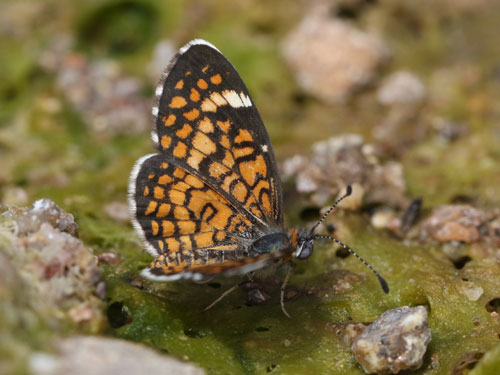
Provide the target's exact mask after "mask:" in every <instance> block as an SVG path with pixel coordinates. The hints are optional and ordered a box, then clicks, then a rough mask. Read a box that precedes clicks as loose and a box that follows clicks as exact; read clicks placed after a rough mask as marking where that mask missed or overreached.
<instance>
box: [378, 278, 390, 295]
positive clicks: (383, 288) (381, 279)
mask: <svg viewBox="0 0 500 375" xmlns="http://www.w3.org/2000/svg"><path fill="white" fill-rule="evenodd" d="M378 281H380V285H381V286H382V290H383V291H384V293H385V294H389V285H387V281H385V280H384V279H383V278H382V277H380V278H379V279H378Z"/></svg>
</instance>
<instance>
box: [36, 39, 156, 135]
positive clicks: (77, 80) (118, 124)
mask: <svg viewBox="0 0 500 375" xmlns="http://www.w3.org/2000/svg"><path fill="white" fill-rule="evenodd" d="M40 64H41V66H42V68H44V69H45V70H46V71H49V72H51V73H53V74H55V75H56V85H57V88H58V89H59V90H60V92H61V94H62V95H63V96H64V97H65V98H66V99H67V100H68V101H69V103H71V105H72V106H73V108H74V109H75V110H76V111H78V112H79V113H80V115H81V116H82V118H83V121H84V122H85V124H87V125H88V126H89V127H90V129H92V130H93V131H94V132H96V133H98V134H100V135H107V136H112V135H116V134H139V133H144V132H146V131H147V130H148V129H149V128H150V126H151V122H150V110H151V100H150V99H149V98H147V97H145V96H144V95H143V91H144V85H143V83H142V82H141V80H139V79H137V78H135V77H132V76H127V75H126V74H124V73H123V71H122V69H121V67H120V66H119V65H118V63H116V62H115V61H112V60H107V59H101V60H91V59H89V58H88V57H87V56H85V55H84V54H82V53H78V52H74V51H73V41H72V40H71V38H69V37H60V38H58V39H56V40H55V41H54V42H53V43H52V45H51V46H50V48H48V49H47V50H45V51H44V52H43V53H42V55H41V57H40ZM46 102H47V110H49V111H51V110H53V108H60V107H61V104H60V103H59V102H58V99H57V98H52V100H51V101H46ZM55 106H56V107H55Z"/></svg>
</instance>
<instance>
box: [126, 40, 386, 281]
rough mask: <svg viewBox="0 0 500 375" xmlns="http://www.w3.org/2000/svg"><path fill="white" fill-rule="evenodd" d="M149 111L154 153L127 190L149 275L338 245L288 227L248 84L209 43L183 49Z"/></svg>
mask: <svg viewBox="0 0 500 375" xmlns="http://www.w3.org/2000/svg"><path fill="white" fill-rule="evenodd" d="M152 112H153V117H154V127H153V131H152V138H153V141H154V143H155V145H156V148H157V149H158V153H156V154H151V155H147V156H144V157H142V158H140V159H139V160H138V161H137V163H136V165H135V167H134V168H133V170H132V174H131V177H130V186H129V200H130V207H131V215H132V221H133V224H134V227H135V228H136V230H137V232H138V233H139V235H140V236H141V237H142V239H143V240H144V243H145V246H146V250H147V251H148V252H149V253H150V254H152V255H153V256H154V257H155V259H154V260H153V261H152V262H151V264H150V265H149V266H148V267H147V268H146V269H144V271H143V272H142V274H143V275H144V276H145V277H147V278H149V279H152V280H160V281H170V280H178V279H192V280H203V279H205V278H209V277H213V276H219V275H225V276H228V275H229V276H230V275H235V274H246V273H249V272H252V271H255V270H257V269H260V268H262V267H265V266H267V265H269V264H271V263H290V264H291V262H292V260H293V259H294V258H298V259H306V258H308V257H309V256H310V255H311V254H312V252H313V243H314V240H315V239H317V238H328V239H330V240H333V241H336V242H339V241H337V240H336V239H334V238H332V237H329V236H324V235H315V234H314V230H315V229H316V227H317V225H318V224H319V222H318V223H317V224H316V225H315V226H314V227H313V229H312V230H309V231H305V230H297V229H290V230H289V229H287V228H286V227H285V225H284V220H283V200H282V191H281V183H280V177H279V175H278V166H277V163H276V158H275V156H274V152H273V148H272V146H271V142H270V140H269V135H268V134H267V131H266V128H265V126H264V123H263V122H262V119H261V117H260V115H259V112H258V111H257V108H256V107H255V104H254V102H253V100H252V99H251V97H250V94H249V92H248V89H247V88H246V86H245V84H244V83H243V80H242V79H241V77H240V76H239V75H238V73H237V72H236V70H235V69H234V67H233V66H232V65H231V63H230V62H229V61H228V60H227V59H226V58H225V57H224V55H222V53H221V52H219V50H218V49H217V48H215V47H214V46H213V45H212V44H210V43H208V42H206V41H203V40H200V39H196V40H193V41H191V42H189V43H188V44H186V45H185V46H184V47H182V48H181V49H180V50H179V52H178V53H177V54H176V56H175V57H174V58H173V59H172V61H171V62H170V64H169V65H168V67H167V69H166V71H165V73H164V74H163V76H162V78H161V80H160V83H159V84H158V87H157V89H156V103H155V105H154V107H153V111H152ZM349 193H350V188H349V189H348V193H347V194H346V196H347V195H349ZM332 208H333V206H332ZM330 211H331V210H330ZM328 213H329V212H328ZM328 213H327V214H328ZM325 217H326V215H325ZM323 219H324V217H323V218H322V220H323ZM322 220H321V221H322ZM321 221H320V222H321ZM339 243H340V242H339ZM346 248H347V247H346ZM348 250H350V249H348ZM350 251H351V252H352V250H350ZM363 262H364V261H363ZM370 269H371V267H370ZM372 270H373V269H372ZM376 275H377V277H378V278H379V280H380V281H381V283H382V287H383V289H384V290H385V291H387V290H388V288H387V284H386V283H385V281H384V280H383V279H382V278H381V277H380V276H379V275H378V274H376Z"/></svg>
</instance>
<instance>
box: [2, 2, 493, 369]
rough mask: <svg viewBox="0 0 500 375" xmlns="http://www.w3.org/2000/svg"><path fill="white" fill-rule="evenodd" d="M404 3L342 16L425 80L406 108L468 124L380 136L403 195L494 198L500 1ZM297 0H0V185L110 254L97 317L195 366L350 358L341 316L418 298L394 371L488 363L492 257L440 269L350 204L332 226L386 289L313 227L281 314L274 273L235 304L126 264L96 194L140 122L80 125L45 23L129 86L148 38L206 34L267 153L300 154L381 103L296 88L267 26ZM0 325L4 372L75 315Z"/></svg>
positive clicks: (140, 140)
mask: <svg viewBox="0 0 500 375" xmlns="http://www.w3.org/2000/svg"><path fill="white" fill-rule="evenodd" d="M412 4H413V3H412V2H411V1H388V2H386V3H384V4H381V2H376V5H373V6H371V7H368V8H367V9H366V10H365V11H363V12H362V13H360V14H359V15H357V16H356V17H354V19H352V22H356V23H357V24H358V25H359V26H360V27H362V28H365V29H368V30H377V33H378V34H380V35H381V37H383V38H384V39H385V40H386V42H387V43H388V45H389V47H390V48H391V50H392V55H393V56H392V60H391V61H390V62H389V64H388V65H387V67H386V71H384V72H383V73H384V74H385V73H389V72H390V71H393V70H397V69H405V70H410V71H412V72H415V73H416V74H418V75H419V76H420V77H421V78H422V80H423V81H424V83H425V84H426V85H427V88H428V91H429V93H430V94H429V98H428V103H427V104H426V106H425V108H424V109H423V115H422V118H423V120H422V121H423V123H425V124H427V125H430V124H432V123H433V122H435V120H436V119H440V118H444V119H446V120H449V121H452V122H456V123H457V124H458V123H460V124H466V126H467V129H468V130H467V132H466V133H465V134H464V135H463V136H461V137H460V138H458V139H457V140H456V141H453V142H450V143H442V142H439V141H437V140H436V135H435V133H434V132H433V131H432V126H429V129H430V130H429V131H428V132H427V133H426V134H425V136H423V137H422V138H421V139H419V140H418V141H417V142H415V143H413V144H411V146H409V147H406V146H405V149H404V150H396V152H395V153H394V155H395V158H397V159H399V160H400V161H402V163H403V165H404V171H405V177H406V182H407V188H408V192H409V196H410V197H417V196H421V197H423V198H424V209H425V212H429V211H430V210H431V209H432V208H433V207H435V206H438V205H441V204H448V203H450V202H454V201H461V200H463V199H465V200H467V201H468V202H474V204H475V205H477V206H478V207H479V208H497V209H500V198H499V197H500V151H499V150H500V148H499V144H500V125H499V124H500V105H499V103H500V100H499V99H500V73H499V69H500V65H499V61H500V52H499V49H498V40H497V39H498V38H496V35H497V31H498V19H499V17H500V4H498V2H491V3H489V4H488V5H480V4H478V5H476V6H470V9H468V8H467V7H466V6H465V5H461V7H462V8H460V6H454V4H453V2H448V1H441V2H434V1H425V4H424V5H422V4H421V3H420V2H419V6H416V5H415V4H413V5H412ZM303 6H304V4H301V2H286V1H276V2H267V1H256V2H233V1H220V0H218V1H213V2H202V1H185V2H181V1H152V0H142V1H139V0H137V1H132V0H130V1H90V2H87V1H75V2H72V3H71V5H69V3H67V2H64V1H62V0H61V1H57V0H40V1H37V2H28V1H24V2H23V1H17V0H16V1H14V0H12V1H3V2H2V4H1V7H3V8H2V9H3V11H2V12H0V13H3V14H4V16H2V20H3V21H5V22H7V20H9V22H17V23H15V25H18V26H16V27H14V29H12V28H9V27H7V26H8V25H9V24H7V23H5V24H6V25H7V26H6V27H4V28H3V29H2V30H0V32H1V34H0V52H1V54H2V56H3V58H2V61H3V68H2V69H1V70H0V101H1V103H0V165H1V167H0V196H2V197H4V196H5V195H6V192H7V191H8V190H9V189H11V188H14V187H20V188H22V189H23V190H24V191H25V192H26V193H27V195H28V202H29V204H30V203H31V202H32V201H34V200H35V199H38V198H42V197H49V198H51V199H53V200H54V201H55V202H56V203H57V204H58V205H60V206H61V207H62V208H63V209H64V210H66V211H67V212H70V213H72V214H74V215H75V219H76V222H77V223H78V225H79V233H80V238H81V239H82V241H83V242H84V243H85V244H86V245H87V246H89V247H91V248H92V249H93V250H94V251H95V253H96V254H99V253H102V252H113V253H115V254H117V255H118V256H119V257H120V262H119V263H118V264H116V265H104V266H103V268H104V270H105V276H104V281H105V282H106V285H107V301H106V302H107V306H108V315H109V317H110V320H111V322H110V326H109V327H108V328H107V329H106V330H105V331H103V332H100V333H101V334H105V335H110V336H116V337H120V338H124V339H127V340H131V341H135V342H141V343H144V344H146V345H148V346H150V347H153V348H155V349H158V350H159V351H160V352H163V353H168V354H170V355H173V356H175V357H178V358H180V359H184V360H188V361H192V362H194V363H196V364H199V365H200V366H201V367H202V368H204V369H205V370H206V372H207V373H208V374H267V373H273V374H274V373H275V374H362V373H363V371H362V369H361V368H360V366H359V365H358V364H357V363H356V361H355V360H354V357H353V355H352V353H351V352H350V350H349V347H348V346H347V345H346V344H345V343H344V341H343V329H344V327H345V325H347V324H349V323H357V322H371V321H373V320H375V319H376V318H377V317H378V316H380V315H381V314H382V313H383V312H384V311H386V310H388V309H391V308H395V307H398V306H403V305H409V306H417V305H424V306H425V307H426V308H427V311H428V313H429V325H430V329H431V333H432V341H431V343H430V345H429V347H428V350H427V353H426V355H425V358H424V364H423V366H422V368H421V369H419V370H416V371H413V372H407V373H408V374H436V375H445V374H453V375H461V374H467V373H469V374H471V375H490V374H499V373H500V359H499V358H500V354H499V353H500V350H499V343H500V336H499V335H500V318H499V317H498V316H497V315H495V312H496V313H500V308H498V307H496V310H495V308H493V309H492V308H489V307H488V306H489V305H488V303H489V301H491V300H493V299H494V298H500V287H499V286H500V266H499V263H498V256H497V258H495V259H494V258H487V257H486V258H480V257H477V258H473V259H472V260H471V261H470V262H468V263H466V265H465V267H464V268H462V269H456V268H455V267H454V265H453V263H452V262H451V261H449V260H448V259H447V258H446V257H445V256H444V255H443V253H442V251H441V248H440V246H438V245H433V244H430V243H423V244H409V245H405V244H403V243H402V241H401V240H400V239H398V238H395V237H392V236H390V235H388V234H386V233H384V232H379V231H375V230H374V229H372V228H371V226H370V224H369V219H368V218H367V217H366V216H365V215H364V214H360V213H357V214H350V215H346V216H339V217H337V218H336V220H339V221H341V222H343V223H344V224H345V226H346V228H347V230H346V231H345V233H347V234H346V235H345V236H343V237H341V239H342V240H343V241H345V242H347V243H349V245H350V246H351V247H353V248H355V249H356V250H357V251H358V252H359V253H360V255H362V256H363V257H364V258H365V259H367V260H368V261H369V262H370V263H371V264H372V265H373V266H374V267H375V268H376V269H377V270H378V271H379V272H380V273H381V274H382V275H383V276H384V277H385V278H386V279H387V281H388V283H389V286H390V289H391V291H390V293H389V294H388V295H385V294H384V293H383V292H382V290H381V289H380V287H379V285H378V283H377V281H376V279H375V278H374V277H373V275H372V274H371V273H370V272H369V271H368V270H367V269H366V268H365V267H364V266H363V265H362V264H361V263H360V262H358V261H357V260H356V259H354V258H353V257H347V258H345V259H343V258H339V257H337V256H336V255H335V251H334V249H333V248H332V247H331V246H329V245H327V244H317V245H316V249H315V253H314V255H313V256H312V257H311V258H310V259H308V260H306V261H303V262H300V263H299V264H297V267H296V269H295V272H294V275H293V277H292V279H291V284H290V288H291V289H293V290H295V291H296V293H297V296H296V297H295V298H294V299H292V300H291V301H289V302H287V303H286V308H287V310H288V311H289V313H290V315H291V316H292V318H291V319H288V318H287V317H285V316H284V314H283V313H282V312H281V309H280V306H279V282H275V281H274V280H272V281H270V282H269V285H268V292H269V293H270V295H271V299H270V301H269V302H267V304H265V305H263V306H248V305H247V304H246V293H245V292H244V291H243V290H238V291H236V292H234V293H233V294H232V295H230V296H228V297H227V298H226V299H224V300H223V301H221V302H220V303H219V304H218V305H216V306H215V307H214V308H212V309H210V310H209V311H207V312H202V310H203V309H204V307H206V306H207V305H208V304H210V303H211V302H212V301H213V300H215V299H216V298H217V297H218V296H219V295H220V294H221V293H222V292H223V291H224V290H226V289H228V288H230V287H231V286H232V285H234V284H235V283H237V282H239V281H241V279H228V280H215V281H214V282H212V283H209V284H201V285H198V284H193V283H188V282H179V283H168V284H158V283H152V282H148V281H145V280H143V279H142V278H141V277H140V276H139V272H140V270H141V269H142V268H144V267H145V266H146V265H147V264H148V262H149V261H150V259H151V257H150V256H149V255H148V254H146V253H144V252H143V251H141V248H142V245H141V243H140V241H139V239H138V238H137V236H136V234H135V233H134V231H133V229H132V228H131V226H129V225H125V224H119V223H117V222H115V221H113V220H112V219H110V218H109V217H108V216H107V215H106V214H105V210H104V206H105V205H106V204H107V203H109V202H111V201H116V200H118V201H122V202H125V201H126V191H127V183H128V176H129V172H130V170H131V168H132V166H133V164H134V162H135V160H136V159H137V158H139V157H140V156H142V155H145V154H147V153H150V152H152V146H151V141H150V136H149V132H145V133H144V134H139V135H134V136H127V135H115V136H110V137H109V136H108V137H102V136H101V135H98V134H95V133H93V132H92V131H91V130H90V129H89V128H88V127H87V126H86V124H85V123H84V121H83V119H82V117H81V115H80V114H79V113H78V112H77V111H76V110H75V109H74V108H72V106H71V105H70V103H69V101H68V100H67V98H65V96H64V94H62V93H61V92H59V91H58V90H57V88H56V85H55V77H54V75H52V74H49V73H47V72H44V71H43V70H42V69H41V68H40V66H39V60H40V56H41V52H42V51H44V50H45V49H46V48H47V47H48V46H50V44H51V41H52V40H53V38H54V37H55V36H57V35H62V34H68V35H70V36H72V37H73V39H74V41H75V49H77V50H78V51H81V52H82V53H84V54H85V55H86V56H88V57H89V58H109V59H112V60H114V61H116V62H117V63H118V64H119V65H120V66H121V67H122V68H123V69H124V71H125V72H126V73H128V74H130V75H131V76H133V77H136V78H139V79H142V80H144V82H146V89H145V92H144V96H145V97H152V95H153V92H154V88H153V86H152V85H151V83H150V82H149V81H148V79H147V68H146V67H147V64H148V63H149V61H150V59H151V55H152V49H153V47H154V45H155V44H156V43H157V42H158V41H159V40H160V39H162V38H168V39H170V40H171V41H172V42H173V43H174V44H176V45H178V46H180V45H182V44H183V43H185V42H186V41H188V40H190V39H192V38H195V37H201V38H205V39H207V40H209V41H210V42H212V43H214V44H215V45H216V46H217V47H218V48H219V49H220V50H221V51H222V52H224V54H225V55H226V56H227V57H228V58H229V59H230V60H231V61H232V62H233V64H234V65H235V67H236V68H237V69H238V71H239V72H240V74H241V75H242V77H243V79H244V80H245V82H246V83H247V85H248V87H249V89H250V91H251V93H252V96H253V98H254V100H255V102H256V104H257V106H258V108H259V110H260V112H261V114H262V117H263V119H264V122H265V123H266V125H267V127H268V131H269V133H270V135H271V139H272V140H273V145H274V147H275V150H276V153H277V156H278V159H279V160H280V161H281V160H284V158H285V157H288V156H291V155H295V154H304V155H307V154H308V153H309V152H310V151H309V150H310V149H309V146H310V145H311V144H312V143H313V142H315V141H319V140H323V139H327V138H329V137H331V136H334V135H339V134H341V133H352V132H355V133H360V134H363V135H364V136H365V138H366V139H367V140H368V141H372V140H373V139H372V136H371V129H372V128H373V127H374V126H376V125H377V124H378V123H380V122H381V121H382V119H383V118H384V116H385V115H386V113H385V111H386V109H384V108H382V107H380V106H379V105H377V104H376V100H375V92H374V89H370V88H369V89H367V90H366V91H364V92H363V93H361V94H360V95H359V96H357V97H354V98H353V99H352V100H350V101H348V102H347V103H344V104H341V105H340V104H339V105H334V106H331V105H330V106H328V105H325V104H323V103H321V102H319V101H318V100H317V99H315V98H313V97H310V96H308V95H305V94H304V93H302V92H301V91H300V89H299V88H298V87H297V85H296V84H295V83H294V78H293V74H292V73H291V72H289V70H288V69H287V67H286V64H285V63H284V61H283V59H282V58H281V55H280V48H281V47H280V43H281V41H282V40H283V38H284V37H285V35H286V33H287V32H288V31H289V30H290V29H291V28H293V27H294V26H295V25H296V24H297V22H299V21H300V19H301V16H302V15H303V14H304V13H305V11H306V9H305V8H303ZM306 8H307V7H306ZM5 14H8V15H9V16H10V17H7V16H5ZM6 17H7V18H6ZM10 18H12V19H13V21H11V20H10ZM3 21H2V22H3ZM165 63H167V62H165ZM46 98H53V99H55V100H57V101H58V102H59V103H60V110H59V111H57V112H50V111H49V112H47V111H45V110H43V101H44V99H46ZM443 98H444V99H443ZM151 102H152V99H151ZM402 136H403V134H402ZM393 141H394V142H395V143H396V144H397V143H398V141H397V140H393ZM61 176H62V178H61ZM61 181H63V182H61ZM286 189H287V190H286V194H285V195H286V196H287V197H288V196H290V197H292V201H289V202H288V203H287V204H286V205H285V206H286V207H287V212H286V213H287V216H288V217H289V218H294V220H293V221H294V224H297V225H306V224H307V223H306V222H304V221H300V220H299V219H297V218H299V217H300V215H299V212H300V210H301V209H302V208H304V206H305V203H304V205H303V204H302V202H307V197H298V196H297V194H296V193H294V192H293V191H292V190H293V184H287V185H286ZM0 246H1V242H0ZM496 251H497V253H498V248H497V249H496ZM493 252H494V251H490V252H489V254H492V253H493ZM277 275H278V276H280V277H282V276H283V275H281V274H280V273H279V272H278V274H277ZM346 282H347V283H348V286H347V287H346V286H345V285H346V284H345V283H346ZM472 286H474V287H481V288H482V290H483V293H482V294H481V296H480V297H479V299H478V300H476V301H471V300H469V299H468V298H467V296H466V294H464V290H467V289H468V288H470V287H472ZM0 287H1V285H0ZM0 291H2V289H0ZM5 293H7V292H5ZM6 295H10V294H8V293H7V294H6ZM25 305H27V304H25V303H24V302H23V301H18V300H16V303H15V304H12V306H13V307H12V309H13V310H8V311H3V312H2V313H3V314H5V315H9V314H10V315H12V314H15V313H16V311H18V310H22V309H24V308H25V307H23V306H25ZM4 306H7V305H6V304H5V305H4ZM9 306H11V305H9ZM109 306H114V308H111V309H110V308H109ZM9 309H10V307H9ZM16 309H17V310H16ZM37 319H40V320H41V321H43V317H40V318H38V317H37ZM5 321H7V320H5ZM37 322H38V320H37ZM117 322H118V323H117ZM120 322H121V323H122V324H123V325H122V324H119V323H120ZM113 327H116V328H113ZM0 330H1V331H0V335H2V336H3V335H5V336H4V337H18V339H19V340H20V342H21V343H22V345H21V344H20V345H19V348H20V349H18V350H17V349H16V347H17V346H11V347H9V348H6V347H4V346H1V345H0V361H1V362H2V363H14V362H15V365H12V366H13V368H16V369H18V370H16V371H17V372H15V373H25V372H26V371H27V370H26V358H28V356H29V353H30V352H32V351H34V350H39V348H40V347H41V345H40V341H45V340H47V341H48V340H49V339H48V337H58V336H64V335H67V334H70V333H73V332H74V331H65V330H61V331H53V330H50V329H49V328H47V327H46V326H45V325H44V324H42V323H37V324H33V325H32V326H30V327H28V328H26V327H19V326H18V325H17V323H16V324H11V325H9V324H4V325H3V326H0ZM41 338H43V340H42V339H41ZM16 350H17V351H16ZM478 361H479V362H478ZM471 369H472V370H471Z"/></svg>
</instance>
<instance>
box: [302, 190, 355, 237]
mask: <svg viewBox="0 0 500 375" xmlns="http://www.w3.org/2000/svg"><path fill="white" fill-rule="evenodd" d="M351 193H352V187H351V185H347V186H346V192H345V194H344V195H342V196H341V197H340V198H339V199H337V200H336V201H335V203H334V204H333V205H332V206H331V207H330V208H329V209H328V210H327V211H326V212H325V214H324V215H323V217H322V218H321V219H319V221H318V222H317V223H316V224H314V226H313V227H312V228H311V231H310V232H309V234H311V235H312V234H313V233H314V231H315V230H316V228H317V227H318V225H320V224H321V223H322V222H323V221H325V219H326V218H327V217H328V215H330V214H331V213H332V211H333V210H334V209H335V207H337V205H338V204H339V203H340V202H341V201H342V199H344V198H347V197H348V196H349V195H351Z"/></svg>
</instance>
